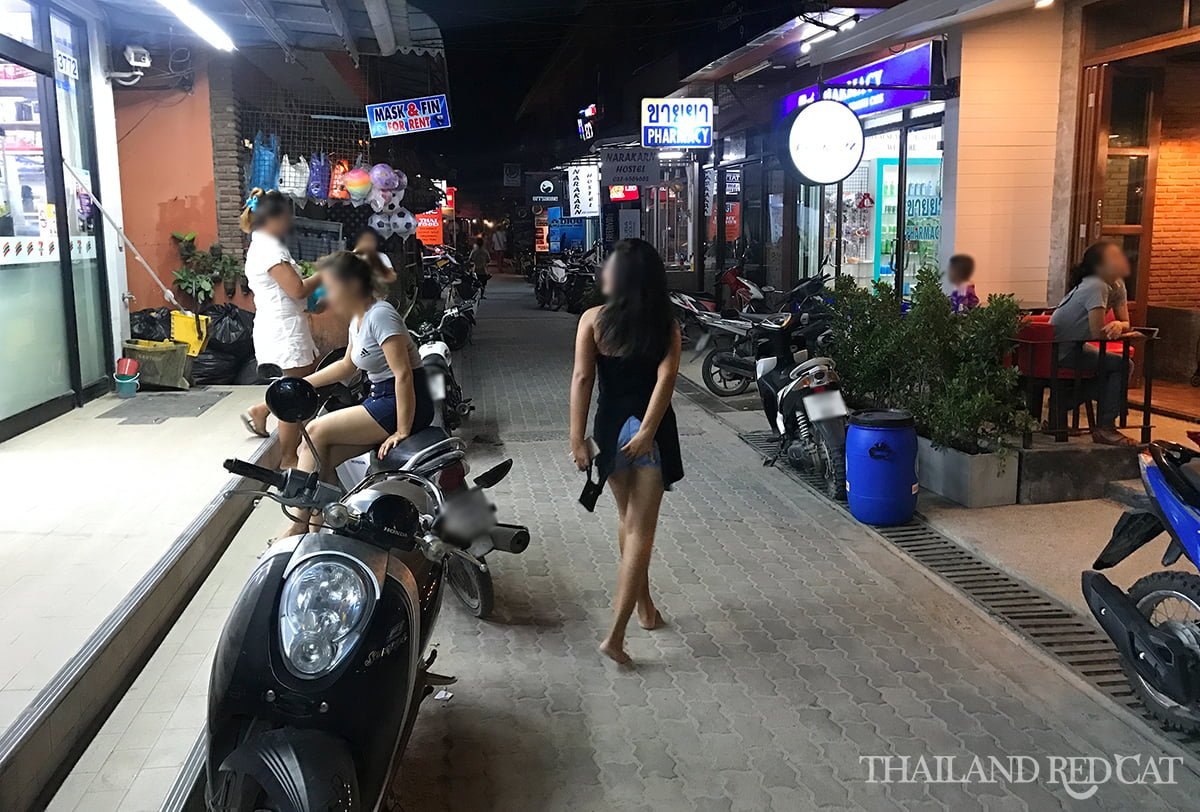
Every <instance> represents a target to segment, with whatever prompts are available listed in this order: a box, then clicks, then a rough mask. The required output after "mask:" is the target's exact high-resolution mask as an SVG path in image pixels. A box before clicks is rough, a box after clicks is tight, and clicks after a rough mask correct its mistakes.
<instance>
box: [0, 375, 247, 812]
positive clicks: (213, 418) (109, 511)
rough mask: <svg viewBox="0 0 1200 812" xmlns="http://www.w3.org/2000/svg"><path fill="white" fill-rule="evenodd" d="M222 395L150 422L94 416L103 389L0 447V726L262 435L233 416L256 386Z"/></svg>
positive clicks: (107, 402) (109, 402) (107, 400)
mask: <svg viewBox="0 0 1200 812" xmlns="http://www.w3.org/2000/svg"><path fill="white" fill-rule="evenodd" d="M228 391H229V392H230V394H229V395H228V396H226V397H224V398H222V399H221V400H220V401H219V402H217V403H216V404H215V405H214V406H213V407H212V408H210V409H209V410H208V411H207V412H205V413H204V414H202V415H200V416H199V417H176V418H171V419H169V420H167V421H165V422H163V423H160V424H157V425H122V424H121V421H120V420H117V419H112V418H102V417H99V415H101V414H103V413H104V412H107V411H109V410H110V409H112V408H114V407H116V406H117V405H119V404H120V403H122V401H119V400H118V399H117V398H116V397H115V396H111V395H110V396H107V397H104V398H101V399H99V400H96V401H93V402H91V403H89V404H88V405H86V406H85V407H84V408H82V409H76V410H74V411H72V412H70V413H68V414H66V415H63V416H62V417H60V418H58V419H56V420H53V421H51V422H50V423H47V424H46V425H44V426H40V427H38V428H36V429H33V430H32V431H29V432H26V433H25V434H22V435H20V436H19V437H15V438H13V439H12V440H9V441H8V442H5V443H3V444H0V494H3V497H2V498H0V507H2V508H3V516H4V520H3V522H0V617H3V618H4V619H5V623H4V624H3V626H2V627H0V647H2V649H3V651H4V653H5V655H4V657H2V658H0V729H3V728H5V727H7V726H8V725H9V724H10V723H11V722H12V721H13V719H14V718H16V716H17V715H18V714H19V713H20V712H21V711H22V710H23V709H24V708H25V707H26V705H27V704H28V703H29V701H30V700H31V699H32V698H33V697H34V696H35V695H36V693H37V691H38V690H40V689H41V688H42V687H43V686H44V685H45V684H46V683H47V682H49V680H50V679H51V677H53V676H54V674H55V673H56V672H57V671H58V670H59V669H60V668H61V667H62V666H63V665H64V664H65V663H66V661H67V660H68V659H69V658H70V657H71V656H72V655H73V654H74V653H75V652H76V651H78V650H79V648H80V646H81V645H82V644H83V642H84V641H85V640H86V639H87V637H88V635H90V634H91V633H92V631H94V630H95V628H96V627H97V626H98V625H99V624H100V623H101V621H103V620H104V618H105V617H106V616H107V615H108V614H109V613H110V612H111V611H112V610H113V609H114V608H115V607H116V605H117V604H118V603H119V602H120V601H121V599H122V598H123V597H125V595H126V594H128V592H129V590H130V589H131V588H132V587H133V585H134V584H135V583H137V581H138V579H139V578H141V577H142V575H144V574H145V573H146V572H147V571H148V570H149V569H150V567H151V566H152V565H153V564H154V562H156V561H157V560H158V559H159V558H160V557H161V556H162V554H163V553H164V552H165V550H166V549H167V547H168V546H169V545H170V544H171V542H172V541H174V540H175V538H176V537H177V536H178V535H179V533H180V532H181V531H182V530H183V529H184V528H185V527H186V526H187V525H188V524H189V523H190V522H191V521H192V519H193V518H195V516H196V514H198V513H199V512H200V510H201V509H202V508H203V507H204V506H205V505H206V504H208V502H209V501H210V500H212V498H213V497H214V496H216V494H217V492H218V491H219V490H220V488H221V486H222V485H223V484H224V483H225V482H226V481H227V480H228V479H229V473H228V472H227V471H225V469H224V468H222V467H221V462H222V460H224V459H225V458H226V457H231V456H242V457H246V456H249V455H250V454H252V453H254V451H255V449H256V448H257V447H258V445H259V444H260V443H261V442H262V441H261V440H259V439H258V438H256V437H251V436H250V435H249V434H247V433H246V430H245V429H244V428H243V427H242V425H241V422H240V421H239V420H238V414H239V413H241V412H242V411H243V410H245V408H246V407H247V406H248V405H250V404H251V403H254V402H255V401H257V400H259V399H260V398H261V397H262V389H261V388H259V387H229V388H228ZM128 766H129V764H128V762H122V763H121V764H119V765H118V764H114V765H113V766H112V770H113V771H114V774H117V773H118V772H120V770H119V769H118V768H120V769H121V770H124V769H127V768H128ZM97 808H99V807H97Z"/></svg>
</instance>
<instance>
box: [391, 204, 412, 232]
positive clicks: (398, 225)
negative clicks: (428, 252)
mask: <svg viewBox="0 0 1200 812" xmlns="http://www.w3.org/2000/svg"><path fill="white" fill-rule="evenodd" d="M389 225H390V226H391V228H392V233H393V234H396V235H397V236H399V237H410V236H412V235H413V234H416V233H417V218H416V217H413V215H412V212H410V211H409V210H408V209H404V208H402V209H400V210H399V211H397V212H396V213H395V214H393V215H392V216H391V222H390V223H389Z"/></svg>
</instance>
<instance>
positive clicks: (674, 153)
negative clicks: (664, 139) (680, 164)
mask: <svg viewBox="0 0 1200 812" xmlns="http://www.w3.org/2000/svg"><path fill="white" fill-rule="evenodd" d="M658 157H659V158H660V159H661V160H664V161H677V160H679V159H680V158H686V157H687V153H686V152H684V151H683V150H681V149H664V150H662V151H661V152H659V153H658Z"/></svg>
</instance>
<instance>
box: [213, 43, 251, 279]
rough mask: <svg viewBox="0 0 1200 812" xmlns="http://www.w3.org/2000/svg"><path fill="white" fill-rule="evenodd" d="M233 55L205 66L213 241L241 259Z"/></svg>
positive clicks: (238, 130) (239, 135) (239, 138)
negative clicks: (214, 201) (213, 198)
mask: <svg viewBox="0 0 1200 812" xmlns="http://www.w3.org/2000/svg"><path fill="white" fill-rule="evenodd" d="M233 59H234V57H233V56H220V57H214V58H213V59H212V61H211V62H210V63H209V67H208V86H209V91H208V92H209V103H210V105H211V109H212V114H211V115H212V119H211V120H212V143H213V146H212V154H213V182H214V186H215V189H216V199H217V238H218V241H219V242H220V243H221V245H222V246H223V247H224V248H225V249H226V250H228V251H231V252H233V253H234V254H235V255H236V256H237V257H239V258H240V257H241V256H242V251H243V235H242V231H241V228H240V227H239V226H238V218H239V217H241V213H242V204H243V202H244V199H243V194H242V188H243V185H244V184H243V183H242V169H241V163H240V161H241V158H242V153H243V152H244V150H243V148H242V133H241V126H240V120H239V111H238V102H237V97H236V96H235V95H234V92H233Z"/></svg>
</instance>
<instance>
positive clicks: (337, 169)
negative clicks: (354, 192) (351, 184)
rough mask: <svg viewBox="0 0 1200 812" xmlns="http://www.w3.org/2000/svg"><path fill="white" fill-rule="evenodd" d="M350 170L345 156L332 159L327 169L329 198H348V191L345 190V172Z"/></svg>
mask: <svg viewBox="0 0 1200 812" xmlns="http://www.w3.org/2000/svg"><path fill="white" fill-rule="evenodd" d="M349 171H350V162H349V161H347V160H346V159H345V158H339V159H338V160H336V161H334V162H333V164H332V166H331V168H330V170H329V199H330V200H349V199H350V192H348V191H347V190H346V173H347V172H349Z"/></svg>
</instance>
